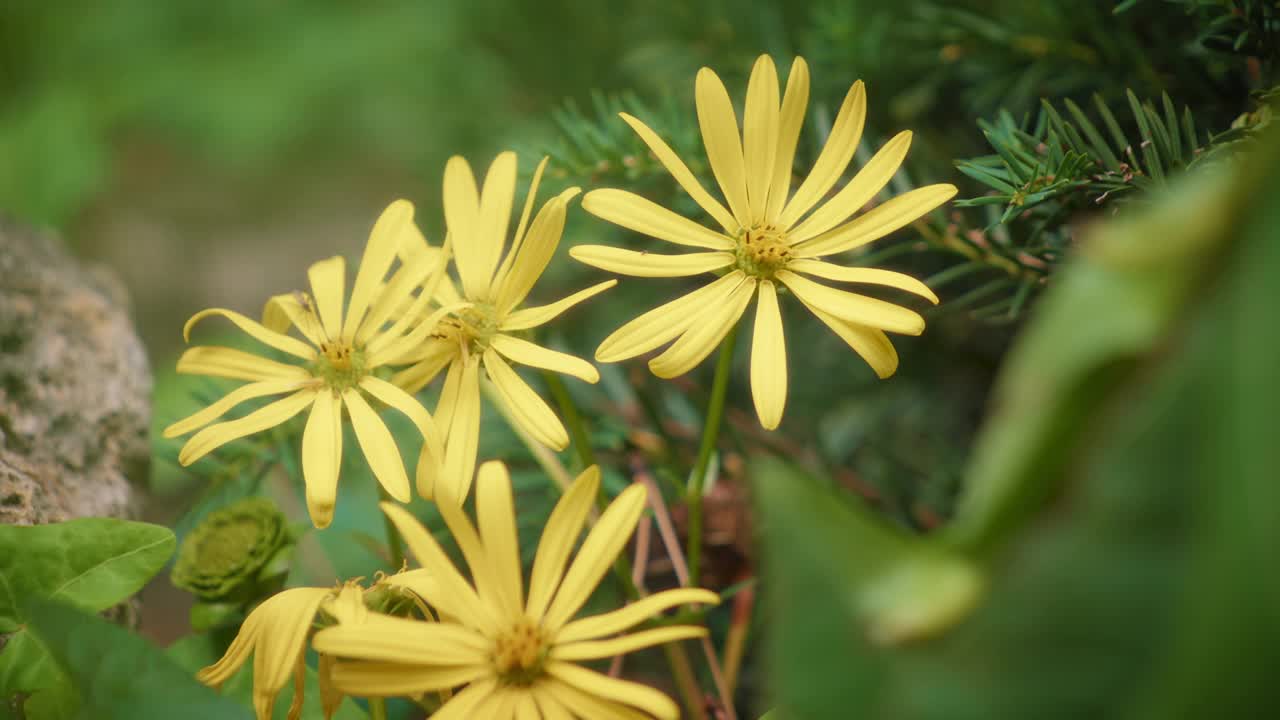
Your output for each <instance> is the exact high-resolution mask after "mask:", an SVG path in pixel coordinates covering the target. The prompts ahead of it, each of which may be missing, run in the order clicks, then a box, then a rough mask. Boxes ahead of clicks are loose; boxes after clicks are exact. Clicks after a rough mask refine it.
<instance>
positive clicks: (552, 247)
mask: <svg viewBox="0 0 1280 720" xmlns="http://www.w3.org/2000/svg"><path fill="white" fill-rule="evenodd" d="M566 207H567V206H566V204H565V201H564V200H562V199H560V198H552V199H550V200H548V201H547V203H546V204H545V205H543V206H542V209H541V210H539V211H538V215H537V217H535V218H534V219H533V225H532V226H530V228H529V232H528V234H527V235H526V236H525V238H524V241H523V242H521V243H520V247H519V248H517V249H516V250H515V251H514V252H515V253H516V254H517V256H516V257H515V258H514V259H513V260H512V261H511V270H510V272H508V273H507V275H506V276H505V277H504V278H503V279H502V284H501V285H495V286H494V291H493V297H494V306H495V307H496V308H497V311H498V313H499V315H505V314H506V313H508V312H510V311H511V310H512V309H513V308H515V307H516V306H518V305H519V304H520V303H522V302H524V299H525V297H527V296H528V295H529V291H530V290H531V289H532V288H533V285H534V283H536V282H537V281H538V278H539V277H541V276H542V272H543V271H544V270H546V268H547V263H549V262H550V261H551V256H552V255H554V254H555V252H556V248H557V247H559V246H560V236H561V235H562V234H563V233H564V220H565V211H566Z"/></svg>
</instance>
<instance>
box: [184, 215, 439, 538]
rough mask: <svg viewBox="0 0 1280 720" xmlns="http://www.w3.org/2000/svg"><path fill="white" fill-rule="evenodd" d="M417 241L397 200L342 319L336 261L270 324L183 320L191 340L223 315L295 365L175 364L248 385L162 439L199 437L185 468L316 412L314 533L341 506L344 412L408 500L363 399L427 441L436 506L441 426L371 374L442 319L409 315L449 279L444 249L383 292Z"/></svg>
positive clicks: (311, 420) (341, 278) (200, 357)
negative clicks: (251, 406)
mask: <svg viewBox="0 0 1280 720" xmlns="http://www.w3.org/2000/svg"><path fill="white" fill-rule="evenodd" d="M415 236H418V237H420V234H419V233H418V230H417V228H416V227H415V226H414V224H413V205H412V204H411V203H409V202H408V201H406V200H397V201H396V202H394V203H392V204H391V205H390V206H389V207H388V208H387V209H386V210H385V211H384V212H383V213H382V215H381V217H379V218H378V221H377V223H375V224H374V226H373V231H372V232H371V233H370V235H369V242H368V244H367V246H366V247H365V251H364V257H363V259H362V260H361V262H360V270H359V272H358V273H357V275H356V281H355V286H354V287H353V288H352V290H351V298H350V302H349V303H348V304H347V307H346V313H345V314H344V313H343V300H344V286H345V283H346V263H345V261H344V260H343V259H342V258H341V257H332V258H329V259H328V260H322V261H320V262H318V263H316V264H314V265H312V266H311V269H310V270H309V272H308V275H309V278H310V280H311V292H312V294H311V295H310V296H307V295H304V294H302V293H294V294H291V295H279V296H276V297H274V298H272V299H271V300H270V301H269V302H268V303H267V309H266V311H265V312H264V321H265V324H263V323H258V322H256V321H254V320H252V319H250V318H248V317H245V316H244V315H241V314H240V313H237V312H233V311H231V310H224V309H221V308H213V309H210V310H204V311H202V312H199V313H196V314H195V315H194V316H193V317H192V318H191V319H190V320H188V321H187V325H186V327H185V328H183V336H184V337H185V338H187V339H188V340H190V336H191V328H192V326H194V325H195V324H196V323H197V322H199V321H200V320H202V319H204V318H206V317H208V316H210V315H221V316H222V317H225V318H227V319H228V320H230V321H231V322H233V323H235V325H236V326H237V327H239V328H240V329H241V330H243V331H244V332H246V333H248V334H249V335H250V336H251V337H253V338H254V339H255V340H258V341H260V342H262V343H263V344H264V345H267V346H269V347H271V348H274V349H276V350H279V351H281V352H283V353H285V354H287V355H291V356H293V358H295V359H296V360H295V361H294V363H292V364H290V363H284V362H279V361H276V360H271V359H268V358H265V357H260V356H258V355H254V354H252V353H247V352H244V351H241V350H236V349H233V348H227V347H193V348H190V349H188V350H187V351H186V352H185V353H183V355H182V357H181V358H180V359H179V360H178V372H180V373H193V374H199V375H211V376H214V377H224V378H232V379H235V380H248V381H250V382H249V384H247V385H244V386H242V387H239V388H237V389H236V390H234V391H232V392H231V393H229V394H228V395H226V396H225V397H223V398H222V399H221V400H218V401H217V402H215V403H213V404H212V405H210V406H209V407H207V408H205V409H203V410H200V411H199V412H197V413H195V414H193V415H191V416H190V417H187V418H185V419H183V420H180V421H178V422H176V423H174V424H173V425H170V426H169V427H168V428H166V429H165V431H164V436H165V437H167V438H172V437H178V436H181V435H185V434H187V433H189V432H192V431H193V430H197V429H200V428H203V429H200V430H199V432H197V433H196V434H195V435H194V436H192V437H191V439H190V440H188V441H187V443H186V444H185V445H184V446H183V448H182V450H181V452H180V453H179V455H178V461H179V462H180V463H182V464H183V465H184V466H185V465H190V464H191V463H193V462H195V461H197V460H199V459H200V458H202V457H204V456H205V455H207V454H208V453H209V452H211V451H212V450H214V449H215V448H217V447H219V446H221V445H223V444H225V443H227V442H230V441H232V440H235V439H237V438H241V437H244V436H246V435H251V434H253V433H256V432H260V431H263V430H266V429H268V428H271V427H274V426H276V425H279V424H280V423H282V422H285V421H286V420H288V419H290V418H292V417H293V416H294V415H297V414H298V413H299V412H302V410H304V409H307V408H310V415H309V416H308V418H307V424H306V427H305V429H304V430H303V434H302V473H303V476H304V478H305V481H306V488H307V489H306V495H307V510H308V511H309V512H310V513H311V521H312V522H313V523H314V524H315V526H316V527H318V528H323V527H327V526H328V525H329V523H330V521H331V520H332V519H333V508H334V502H335V500H336V497H337V486H338V469H339V467H340V466H341V464H342V416H343V411H344V410H345V411H346V415H347V417H349V418H350V420H351V425H352V427H353V428H355V435H356V441H357V442H358V443H359V445H360V449H361V450H362V451H363V452H364V456H365V458H366V460H368V462H369V467H370V468H371V469H372V470H373V473H374V475H375V476H376V477H377V478H378V482H379V483H380V484H381V485H382V486H383V487H384V488H385V489H386V491H387V493H388V494H390V495H391V497H393V498H395V499H396V500H399V501H400V502H408V501H409V499H410V495H409V480H408V476H407V474H406V472H405V469H404V466H403V464H402V462H401V459H400V451H399V449H398V448H397V446H396V442H395V440H394V439H393V438H392V436H391V432H390V431H389V430H388V429H387V426H386V425H384V424H383V422H382V420H381V418H379V417H378V413H377V411H376V410H374V408H373V406H372V405H370V403H369V401H368V400H366V399H365V395H366V394H367V395H368V396H369V397H372V398H373V399H374V400H376V401H379V402H381V403H385V404H387V405H389V406H391V407H394V408H396V409H397V410H399V411H400V412H402V413H404V414H405V415H407V416H408V417H409V419H410V420H412V421H413V423H414V425H415V426H416V427H417V428H418V431H419V432H420V433H421V434H422V437H423V450H422V453H421V455H420V457H419V459H418V466H417V484H418V488H419V491H420V492H423V494H424V495H428V496H429V495H430V491H431V487H432V483H433V482H434V477H435V474H436V472H437V471H438V469H439V464H440V461H441V458H442V457H443V450H442V447H443V446H442V442H441V439H440V436H439V433H438V432H437V430H436V427H435V423H434V422H433V421H432V419H431V416H430V414H428V413H427V411H426V409H425V408H423V407H422V405H421V404H420V403H419V402H418V401H417V400H415V399H414V398H413V396H411V395H410V394H408V393H406V392H405V391H404V390H402V389H401V388H399V387H397V386H396V385H395V384H393V383H391V382H388V381H386V380H383V379H381V378H379V377H377V376H376V375H375V374H374V373H375V371H377V370H378V369H379V368H382V367H383V366H386V365H389V364H392V363H395V362H399V361H400V358H403V357H404V356H405V355H406V354H408V353H409V352H410V351H411V350H412V349H413V348H415V347H417V346H419V345H420V344H421V343H422V341H423V339H424V338H425V337H427V336H428V335H429V333H430V332H431V331H432V329H433V327H434V325H435V322H436V321H437V320H438V319H439V316H441V315H443V314H444V312H443V311H437V313H436V316H435V317H429V318H426V319H425V320H423V321H422V322H419V323H417V324H416V325H415V324H414V318H417V317H420V315H421V313H420V312H416V311H415V310H414V307H412V306H418V307H425V306H426V304H427V303H428V302H429V300H430V295H431V288H432V286H433V284H434V283H435V282H438V280H439V278H441V277H443V275H444V267H445V253H444V252H443V251H441V250H435V251H434V252H420V253H417V254H416V255H415V256H414V260H413V261H411V262H405V263H403V264H402V265H401V266H400V268H399V269H398V270H397V271H396V272H395V274H394V275H393V276H392V277H391V279H390V281H388V282H386V283H385V284H384V283H383V279H384V278H385V276H386V275H387V272H388V271H389V270H390V269H391V265H392V263H393V262H394V261H395V260H396V257H397V253H399V252H400V251H401V246H402V244H404V243H406V242H408V241H410V240H412V239H413V238H414V237H415ZM424 283H425V284H426V287H425V288H424V289H423V290H422V292H421V293H420V294H419V295H418V296H417V298H414V296H413V295H412V293H413V291H414V290H415V289H416V288H418V287H422V286H423V284H424ZM406 303H410V307H409V308H406V307H405V305H406ZM402 311H404V312H402ZM289 325H292V326H293V327H295V328H297V329H298V331H299V333H301V335H302V336H303V337H304V338H306V342H303V341H302V340H299V339H298V338H296V337H293V336H291V335H288V334H286V331H287V329H288V326H289ZM270 395H285V397H284V398H283V399H280V400H276V401H275V402H272V403H270V404H269V405H266V406H265V407H263V408H261V409H258V410H255V411H254V412H251V413H249V414H248V415H245V416H244V417H242V418H237V419H235V420H229V421H224V422H217V423H214V424H212V425H210V423H213V422H214V421H215V420H217V419H218V418H220V417H221V416H222V415H224V414H225V413H227V412H228V411H229V410H231V409H232V408H233V407H235V406H236V405H239V404H240V403H242V402H245V401H247V400H250V399H253V398H259V397H264V396H270ZM205 426H207V427H205Z"/></svg>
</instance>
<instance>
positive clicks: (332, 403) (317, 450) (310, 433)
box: [302, 389, 342, 529]
mask: <svg viewBox="0 0 1280 720" xmlns="http://www.w3.org/2000/svg"><path fill="white" fill-rule="evenodd" d="M341 468H342V401H341V400H339V399H338V398H337V397H336V396H335V395H334V394H333V393H332V392H330V391H329V390H327V389H322V390H321V391H320V392H318V393H315V403H314V404H313V405H312V406H311V416H310V417H308V418H307V426H306V427H305V428H304V429H303V431H302V477H303V480H304V481H305V483H306V486H307V512H308V513H310V514H311V523H312V524H313V525H315V526H316V527H317V528H321V529H324V528H327V527H329V523H330V522H333V506H334V503H336V502H337V500H338V471H339V470H340V469H341Z"/></svg>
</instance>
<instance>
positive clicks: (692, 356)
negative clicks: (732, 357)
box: [649, 277, 757, 378]
mask: <svg viewBox="0 0 1280 720" xmlns="http://www.w3.org/2000/svg"><path fill="white" fill-rule="evenodd" d="M756 284H757V282H756V279H755V278H753V277H748V278H745V279H744V280H743V281H742V282H741V283H739V284H738V286H737V287H735V288H734V289H733V291H732V292H730V293H729V295H728V297H726V298H725V299H724V302H723V303H720V304H717V305H713V306H712V307H709V308H707V309H706V311H705V312H703V313H702V314H700V315H699V316H698V317H697V319H696V320H695V321H693V323H692V324H691V325H690V326H689V328H688V329H687V330H685V332H684V334H683V335H681V336H680V337H679V338H677V339H676V341H675V342H673V343H671V347H669V348H667V349H666V350H665V351H663V352H662V354H660V355H658V356H657V357H655V358H653V359H652V360H650V361H649V370H651V371H652V372H653V374H654V375H657V376H658V377H660V378H673V377H679V376H680V375H683V374H685V373H687V372H689V371H690V370H692V369H693V368H695V367H697V365H698V363H700V362H702V361H703V360H704V359H706V357H707V356H708V355H710V354H711V351H712V350H715V349H716V347H718V346H719V345H720V341H721V340H723V339H724V336H725V335H726V334H727V333H728V332H729V329H730V328H732V327H733V325H734V323H736V322H738V319H739V318H741V317H742V313H743V311H745V310H746V309H747V303H749V302H751V296H752V295H753V294H754V293H755V289H756Z"/></svg>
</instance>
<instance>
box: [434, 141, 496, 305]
mask: <svg viewBox="0 0 1280 720" xmlns="http://www.w3.org/2000/svg"><path fill="white" fill-rule="evenodd" d="M444 221H445V224H446V225H447V226H448V228H449V235H450V236H451V239H452V244H453V255H454V260H453V262H454V265H455V266H456V267H457V268H458V276H459V277H460V278H461V280H462V289H463V291H464V292H465V293H466V295H467V297H469V298H472V299H476V298H481V299H482V298H484V293H485V291H486V290H487V289H488V277H487V276H486V275H485V270H484V268H485V258H486V256H487V250H486V249H485V248H484V246H483V244H482V241H481V239H480V237H479V235H480V226H481V223H480V193H479V191H477V190H476V179H475V176H474V175H472V173H471V165H469V164H468V163H467V161H466V160H465V159H464V158H462V157H461V156H458V155H455V156H453V157H451V158H449V162H447V163H446V164H445V166H444Z"/></svg>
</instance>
